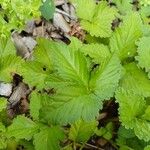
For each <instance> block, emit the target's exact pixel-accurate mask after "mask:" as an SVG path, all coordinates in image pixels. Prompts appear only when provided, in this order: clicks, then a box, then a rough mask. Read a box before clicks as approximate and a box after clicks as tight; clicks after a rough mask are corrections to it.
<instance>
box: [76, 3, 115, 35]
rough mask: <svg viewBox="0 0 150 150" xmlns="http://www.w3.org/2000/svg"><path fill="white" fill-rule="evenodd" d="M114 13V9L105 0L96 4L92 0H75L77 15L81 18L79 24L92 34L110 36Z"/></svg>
mask: <svg viewBox="0 0 150 150" xmlns="http://www.w3.org/2000/svg"><path fill="white" fill-rule="evenodd" d="M116 14H117V11H116V9H115V8H113V7H111V8H110V7H109V6H108V5H107V2H104V1H102V2H100V3H99V4H98V5H96V3H95V2H94V0H93V1H90V0H88V2H87V0H84V1H81V0H77V15H78V17H79V18H81V25H82V26H83V28H84V29H85V30H87V31H88V32H89V33H90V34H91V35H92V36H96V37H110V36H111V33H112V30H111V23H112V21H113V20H114V19H115V15H116Z"/></svg>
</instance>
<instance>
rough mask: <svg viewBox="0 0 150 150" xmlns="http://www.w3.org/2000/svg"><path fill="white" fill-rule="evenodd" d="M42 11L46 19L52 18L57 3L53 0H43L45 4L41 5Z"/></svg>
mask: <svg viewBox="0 0 150 150" xmlns="http://www.w3.org/2000/svg"><path fill="white" fill-rule="evenodd" d="M40 11H41V14H42V16H43V17H44V18H45V19H46V20H50V19H52V18H53V15H54V12H55V5H54V2H53V0H43V4H42V6H41V7H40Z"/></svg>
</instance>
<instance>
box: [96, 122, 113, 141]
mask: <svg viewBox="0 0 150 150" xmlns="http://www.w3.org/2000/svg"><path fill="white" fill-rule="evenodd" d="M95 134H96V135H97V136H102V137H104V138H105V139H107V140H110V139H111V138H112V135H113V124H112V122H109V123H108V124H107V125H106V126H105V127H101V128H100V129H97V130H96V131H95Z"/></svg>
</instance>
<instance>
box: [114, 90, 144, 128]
mask: <svg viewBox="0 0 150 150" xmlns="http://www.w3.org/2000/svg"><path fill="white" fill-rule="evenodd" d="M115 97H116V99H117V102H118V103H119V115H120V116H119V118H120V121H121V123H122V125H123V126H125V127H126V128H130V129H133V128H134V127H135V121H136V118H137V117H138V116H140V115H141V114H142V113H143V111H144V109H145V108H146V101H145V100H144V98H143V97H142V96H140V95H138V94H134V93H133V92H131V91H125V90H123V89H121V90H119V91H117V93H116V96H115Z"/></svg>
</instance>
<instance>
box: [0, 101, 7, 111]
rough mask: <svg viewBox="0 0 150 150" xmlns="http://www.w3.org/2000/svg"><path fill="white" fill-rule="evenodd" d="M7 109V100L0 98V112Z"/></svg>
mask: <svg viewBox="0 0 150 150" xmlns="http://www.w3.org/2000/svg"><path fill="white" fill-rule="evenodd" d="M6 107H7V100H6V99H5V98H0V112H1V111H2V110H3V109H6Z"/></svg>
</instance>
